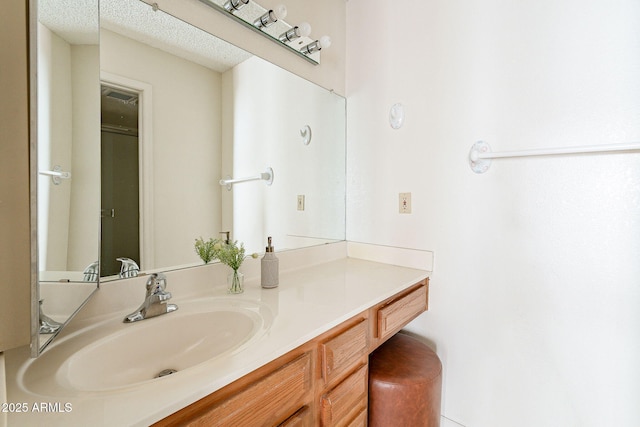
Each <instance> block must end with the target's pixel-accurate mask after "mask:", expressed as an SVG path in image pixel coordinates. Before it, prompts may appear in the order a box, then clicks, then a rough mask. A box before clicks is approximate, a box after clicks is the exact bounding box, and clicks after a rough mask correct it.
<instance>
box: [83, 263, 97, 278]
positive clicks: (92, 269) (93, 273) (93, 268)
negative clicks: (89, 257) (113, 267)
mask: <svg viewBox="0 0 640 427" xmlns="http://www.w3.org/2000/svg"><path fill="white" fill-rule="evenodd" d="M82 274H84V281H85V282H97V281H98V275H99V274H100V262H99V261H94V262H92V263H91V264H89V265H88V266H87V268H85V269H84V271H83V272H82Z"/></svg>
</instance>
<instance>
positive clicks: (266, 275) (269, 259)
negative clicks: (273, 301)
mask: <svg viewBox="0 0 640 427" xmlns="http://www.w3.org/2000/svg"><path fill="white" fill-rule="evenodd" d="M279 264H280V261H279V260H278V257H276V254H275V253H274V252H273V246H272V245H271V237H268V238H267V247H266V248H265V252H264V256H263V257H262V260H261V263H260V273H261V274H260V278H261V279H260V284H261V285H262V287H263V288H266V289H269V288H275V287H276V286H278V283H279V277H278V276H279V274H280V273H279Z"/></svg>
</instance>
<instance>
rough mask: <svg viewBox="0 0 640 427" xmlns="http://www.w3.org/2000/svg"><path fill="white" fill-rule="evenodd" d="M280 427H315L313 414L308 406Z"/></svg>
mask: <svg viewBox="0 0 640 427" xmlns="http://www.w3.org/2000/svg"><path fill="white" fill-rule="evenodd" d="M278 427H313V412H311V409H309V407H308V406H305V407H303V408H300V409H299V410H298V412H296V413H295V414H293V415H291V416H290V417H289V418H287V420H286V421H285V422H283V423H282V424H280V425H279V426H278Z"/></svg>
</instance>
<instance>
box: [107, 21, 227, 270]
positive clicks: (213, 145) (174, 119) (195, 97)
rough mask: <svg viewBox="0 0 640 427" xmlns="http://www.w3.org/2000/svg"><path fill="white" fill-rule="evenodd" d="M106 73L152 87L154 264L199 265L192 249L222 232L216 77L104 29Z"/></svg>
mask: <svg viewBox="0 0 640 427" xmlns="http://www.w3.org/2000/svg"><path fill="white" fill-rule="evenodd" d="M100 36H101V40H100V59H101V63H100V66H101V69H102V70H103V71H106V72H109V73H113V74H117V75H119V76H123V77H126V78H129V79H134V80H137V81H140V82H143V83H147V84H150V85H151V86H152V91H153V105H152V110H153V111H152V115H153V141H152V144H153V153H154V154H153V161H152V164H153V174H154V177H153V181H154V191H155V194H154V196H153V200H154V202H153V209H152V212H153V221H154V241H155V264H154V265H152V266H144V265H141V268H143V269H152V268H163V267H166V266H175V265H179V264H187V263H195V262H199V259H198V256H197V255H196V253H195V251H194V249H193V244H194V241H195V239H196V238H198V237H199V236H203V237H205V238H206V237H207V236H217V234H218V231H220V217H221V209H220V191H221V189H220V185H219V184H218V181H219V179H220V163H221V160H220V139H221V118H220V117H221V116H220V115H221V111H220V109H221V104H220V102H221V76H220V74H219V73H217V72H215V71H212V70H210V69H207V68H205V67H202V66H200V65H197V64H195V63H192V62H189V61H186V60H184V59H181V58H178V57H176V56H173V55H171V54H168V53H166V52H163V51H161V50H158V49H155V48H151V47H149V46H147V45H144V44H141V43H138V42H136V41H134V40H131V39H128V38H126V37H123V36H120V35H118V34H115V33H113V32H110V31H107V30H104V29H103V30H102V31H101V35H100Z"/></svg>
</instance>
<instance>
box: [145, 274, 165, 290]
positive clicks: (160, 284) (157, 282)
mask: <svg viewBox="0 0 640 427" xmlns="http://www.w3.org/2000/svg"><path fill="white" fill-rule="evenodd" d="M166 287H167V276H165V275H164V274H162V273H152V274H151V277H149V279H148V280H147V295H151V294H157V293H161V292H164V290H165V288H166Z"/></svg>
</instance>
